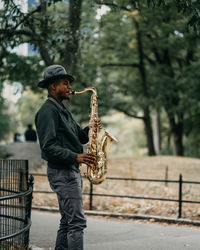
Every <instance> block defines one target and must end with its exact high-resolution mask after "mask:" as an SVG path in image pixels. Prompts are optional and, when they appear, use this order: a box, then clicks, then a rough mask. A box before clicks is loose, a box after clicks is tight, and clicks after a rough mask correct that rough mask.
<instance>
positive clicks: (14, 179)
mask: <svg viewBox="0 0 200 250" xmlns="http://www.w3.org/2000/svg"><path fill="white" fill-rule="evenodd" d="M28 175H29V174H28V161H27V160H0V181H1V182H0V249H4V250H8V249H9V250H10V249H16V250H18V249H20V250H21V249H28V247H29V229H30V226H31V221H30V218H31V204H32V192H33V177H30V178H29V179H28Z"/></svg>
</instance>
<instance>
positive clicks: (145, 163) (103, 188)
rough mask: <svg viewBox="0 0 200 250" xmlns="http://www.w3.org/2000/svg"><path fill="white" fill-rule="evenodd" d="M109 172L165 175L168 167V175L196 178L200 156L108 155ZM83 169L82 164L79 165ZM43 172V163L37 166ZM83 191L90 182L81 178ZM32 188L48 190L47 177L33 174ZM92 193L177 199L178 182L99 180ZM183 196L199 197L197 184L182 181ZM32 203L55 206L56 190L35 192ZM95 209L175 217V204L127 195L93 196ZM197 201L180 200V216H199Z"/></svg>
mask: <svg viewBox="0 0 200 250" xmlns="http://www.w3.org/2000/svg"><path fill="white" fill-rule="evenodd" d="M108 165H109V168H108V176H118V177H133V178H149V179H164V178H165V175H166V167H168V179H172V180H178V178H179V174H180V173H181V174H182V175H183V180H190V181H199V179H200V178H199V177H200V173H199V170H200V159H194V158H185V157H173V156H157V157H115V158H110V160H109V164H108ZM81 170H82V172H84V171H85V167H84V166H83V167H82V168H81ZM37 172H43V173H45V172H46V167H43V168H42V169H39V170H37ZM83 184H84V185H83V191H84V192H88V191H89V182H88V180H86V179H83ZM34 189H35V190H51V189H50V187H49V184H48V181H47V179H46V177H35V184H34ZM94 193H105V194H120V195H134V196H145V197H147V196H150V197H162V198H172V199H178V183H168V185H167V186H166V185H165V183H154V182H136V181H134V182H132V181H115V180H105V181H104V182H103V183H102V184H100V185H96V186H94ZM183 199H185V200H186V199H188V200H199V201H200V198H199V185H191V184H184V185H183ZM83 200H84V207H85V209H88V208H89V197H88V196H84V197H83ZM33 204H34V205H40V206H57V205H58V204H57V198H56V195H55V194H34V199H33ZM93 206H94V209H97V210H104V211H111V212H122V213H142V214H153V215H162V216H170V217H177V215H178V204H177V203H174V202H166V201H150V200H144V199H142V200H138V199H127V198H123V199H122V198H111V197H98V196H97V197H94V199H93ZM199 207H200V206H199V204H187V203H183V209H182V211H183V213H182V214H183V216H182V217H183V218H190V219H199V220H200V208H199Z"/></svg>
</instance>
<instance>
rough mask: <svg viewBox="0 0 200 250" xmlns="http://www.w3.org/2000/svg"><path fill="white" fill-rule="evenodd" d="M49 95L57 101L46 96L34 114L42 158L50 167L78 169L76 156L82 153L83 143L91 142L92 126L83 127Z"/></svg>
mask: <svg viewBox="0 0 200 250" xmlns="http://www.w3.org/2000/svg"><path fill="white" fill-rule="evenodd" d="M49 97H51V98H53V99H54V102H55V101H56V102H57V103H58V105H56V103H54V102H52V101H51V100H49V99H47V100H46V102H45V103H44V104H43V105H42V107H41V108H40V110H39V111H38V112H37V114H36V116H35V125H36V129H37V134H38V138H39V142H40V148H41V154H42V158H43V159H44V160H46V161H47V162H48V166H49V167H51V168H59V169H67V168H72V169H75V170H76V169H78V167H79V164H78V163H77V162H76V157H77V154H81V153H83V147H82V144H85V143H87V142H88V131H89V127H86V128H84V129H81V128H80V126H79V125H78V124H77V123H76V122H75V121H74V119H73V117H72V115H71V113H70V112H69V111H68V110H67V109H65V108H64V106H63V105H62V104H61V103H59V102H58V101H57V100H56V99H55V98H54V97H53V96H50V95H49ZM60 107H61V108H60Z"/></svg>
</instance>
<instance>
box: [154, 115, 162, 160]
mask: <svg viewBox="0 0 200 250" xmlns="http://www.w3.org/2000/svg"><path fill="white" fill-rule="evenodd" d="M152 121H153V123H152V125H153V141H154V148H155V152H156V155H160V150H161V133H160V114H159V112H158V111H156V112H155V114H153V116H152Z"/></svg>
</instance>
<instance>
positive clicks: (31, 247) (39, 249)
mask: <svg viewBox="0 0 200 250" xmlns="http://www.w3.org/2000/svg"><path fill="white" fill-rule="evenodd" d="M30 249H31V250H44V248H41V247H37V246H33V245H30Z"/></svg>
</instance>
